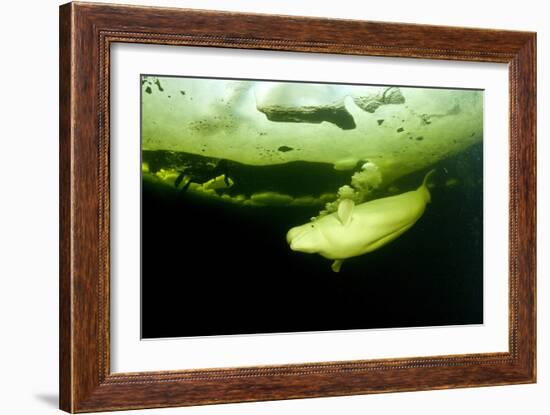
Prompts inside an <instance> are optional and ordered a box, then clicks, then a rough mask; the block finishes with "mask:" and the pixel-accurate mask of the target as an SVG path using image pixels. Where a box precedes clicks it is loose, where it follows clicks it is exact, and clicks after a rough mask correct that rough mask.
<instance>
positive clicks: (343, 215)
mask: <svg viewBox="0 0 550 415" xmlns="http://www.w3.org/2000/svg"><path fill="white" fill-rule="evenodd" d="M354 207H355V203H354V201H353V200H351V199H344V200H342V201H341V202H340V204H339V205H338V219H339V220H340V222H341V223H342V225H343V226H346V225H347V224H348V223H350V221H351V216H352V214H353V208H354Z"/></svg>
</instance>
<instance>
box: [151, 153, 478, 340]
mask: <svg viewBox="0 0 550 415" xmlns="http://www.w3.org/2000/svg"><path fill="white" fill-rule="evenodd" d="M481 151H482V145H481V144H480V145H476V146H474V147H472V148H471V149H470V150H469V151H467V152H465V153H462V155H460V156H457V157H455V158H453V159H449V160H446V161H445V162H442V163H440V164H439V165H438V166H436V167H437V168H438V170H437V173H436V175H435V177H434V180H433V181H434V184H435V187H434V188H432V189H431V195H432V203H431V204H429V205H428V206H427V209H426V212H425V214H424V215H423V216H422V217H421V218H420V220H419V221H418V222H417V223H416V224H415V225H414V226H413V227H412V228H411V229H410V230H409V231H407V232H405V233H404V234H403V235H402V236H401V237H399V238H397V239H396V240H395V241H394V242H392V243H390V244H388V245H386V246H384V247H382V248H381V249H379V250H377V251H374V252H372V253H369V254H366V255H363V256H360V257H356V258H351V259H349V260H346V261H345V262H344V264H343V267H342V271H341V272H340V273H338V274H336V273H334V272H332V271H331V268H330V264H331V261H330V260H327V259H325V258H323V257H321V256H319V255H312V254H303V253H298V252H293V251H291V250H290V248H289V246H288V244H287V242H286V239H285V235H286V232H287V231H288V230H289V229H290V228H291V227H293V226H296V225H300V224H303V223H305V222H307V221H308V220H309V218H310V217H311V216H315V215H316V214H317V213H318V212H319V208H318V207H273V206H270V207H252V206H242V205H232V204H228V203H222V202H217V201H211V202H207V201H205V199H197V198H196V197H193V196H192V195H191V194H190V193H184V194H181V193H178V192H176V191H174V190H173V189H170V188H168V187H163V186H159V185H158V184H155V183H152V182H149V181H144V182H143V189H142V336H143V337H144V338H155V337H180V336H205V335H227V334H246V333H274V332H297V331H322V330H345V329H368V328H391V327H416V326H439V325H461V324H478V323H482V322H483V209H482V204H483V187H482V183H481V179H482V177H483V175H482V170H483V169H482V153H481ZM424 173H425V172H418V173H416V174H414V175H411V176H408V177H405V178H403V179H402V180H400V181H399V182H398V183H397V184H398V186H399V187H400V189H402V191H407V190H412V189H414V188H416V187H417V186H418V185H419V184H420V183H421V181H422V177H423V174H424ZM449 178H457V179H458V180H459V183H458V184H456V185H454V186H446V185H445V182H446V181H447V180H448V179H449ZM335 180H336V181H339V180H340V179H335ZM341 180H342V181H343V183H346V182H347V183H349V180H348V179H347V178H345V177H343V178H341ZM296 186H300V183H296ZM333 189H334V187H333ZM400 192H401V191H400Z"/></svg>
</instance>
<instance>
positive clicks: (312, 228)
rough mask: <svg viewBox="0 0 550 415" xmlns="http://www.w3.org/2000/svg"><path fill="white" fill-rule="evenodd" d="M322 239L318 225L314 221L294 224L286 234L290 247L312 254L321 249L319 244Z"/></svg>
mask: <svg viewBox="0 0 550 415" xmlns="http://www.w3.org/2000/svg"><path fill="white" fill-rule="evenodd" d="M323 240H324V237H323V234H322V233H321V230H320V228H319V225H318V224H316V223H315V222H311V223H306V224H305V225H301V226H296V227H294V228H292V229H290V230H289V231H288V232H287V234H286V241H287V242H288V244H289V245H290V249H292V250H293V251H297V252H304V253H306V254H314V253H317V252H319V251H320V250H321V244H322V242H323Z"/></svg>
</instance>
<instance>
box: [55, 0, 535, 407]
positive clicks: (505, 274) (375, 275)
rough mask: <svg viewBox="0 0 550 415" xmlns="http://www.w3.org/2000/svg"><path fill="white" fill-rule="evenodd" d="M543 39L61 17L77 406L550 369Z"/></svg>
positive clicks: (84, 14) (152, 10)
mask: <svg viewBox="0 0 550 415" xmlns="http://www.w3.org/2000/svg"><path fill="white" fill-rule="evenodd" d="M535 62H536V35H535V34H534V33H530V32H513V31H502V30H490V29H469V28H468V29H467V28H456V27H440V26H426V25H410V24H396V23H382V22H368V21H352V20H331V19H319V18H305V17H289V16H271V15H260V14H256V15H253V14H239V13H227V12H213V11H198V10H186V9H169V8H156V7H134V6H120V5H107V4H85V3H69V4H66V5H63V6H61V8H60V407H61V409H63V410H65V411H67V412H71V413H74V412H92V411H106V410H121V409H138V408H153V407H171V406H185V405H201V404H208V403H224V402H245V401H260V400H273V399H291V398H306V397H320V396H343V395H354V394H368V393H379V392H399V391H411V390H426V389H442V388H459V387H473V386H490V385H507V384H519V383H531V382H535V381H536V333H535V327H536V324H535V308H536V307H535V298H536V296H535V289H536V280H535V259H536V257H535V255H536V235H535V223H536V214H535V197H536V195H535V191H536V185H535V180H536V171H535V166H536V163H535V151H536V145H535V138H536V116H535V115H536V108H535V102H536V74H535V67H536V66H535Z"/></svg>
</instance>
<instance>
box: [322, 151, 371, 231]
mask: <svg viewBox="0 0 550 415" xmlns="http://www.w3.org/2000/svg"><path fill="white" fill-rule="evenodd" d="M381 183H382V174H381V173H380V170H379V169H378V166H377V165H376V164H374V163H372V162H366V163H365V164H363V165H362V166H361V170H360V171H358V172H356V173H354V174H353V176H351V183H350V184H349V185H347V184H346V185H344V186H342V187H340V188H339V189H338V192H337V194H336V195H337V197H336V200H334V201H332V202H328V203H327V204H326V205H325V208H324V209H323V210H322V211H321V212H319V215H318V216H316V217H313V218H311V220H315V219H318V218H320V217H322V216H325V215H328V214H330V213H332V212H336V211H337V210H338V206H339V205H340V202H342V200H345V199H350V200H352V201H353V202H354V203H355V204H359V203H362V202H364V201H365V200H366V199H367V198H368V196H369V195H370V194H371V193H372V191H373V190H375V189H377V188H378V187H379V186H380V184H381Z"/></svg>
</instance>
